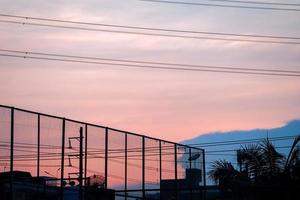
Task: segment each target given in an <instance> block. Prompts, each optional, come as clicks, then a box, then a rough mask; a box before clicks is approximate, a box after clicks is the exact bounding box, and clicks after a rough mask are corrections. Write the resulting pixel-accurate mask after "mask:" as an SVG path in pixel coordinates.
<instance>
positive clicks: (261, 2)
mask: <svg viewBox="0 0 300 200" xmlns="http://www.w3.org/2000/svg"><path fill="white" fill-rule="evenodd" d="M199 1H201V0H199ZM202 1H203V0H202ZM204 1H216V2H229V3H240V4H261V5H276V6H300V4H299V3H283V2H265V1H239V0H204Z"/></svg>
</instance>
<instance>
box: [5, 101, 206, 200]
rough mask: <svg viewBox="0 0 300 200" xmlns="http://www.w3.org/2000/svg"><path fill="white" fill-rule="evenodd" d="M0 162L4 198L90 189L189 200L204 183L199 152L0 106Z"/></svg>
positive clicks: (84, 194) (77, 194)
mask: <svg viewBox="0 0 300 200" xmlns="http://www.w3.org/2000/svg"><path fill="white" fill-rule="evenodd" d="M0 167H1V168H2V169H1V174H0V187H1V184H2V187H3V188H5V189H2V191H4V190H5V192H3V194H1V192H0V195H3V197H4V199H10V200H12V199H19V198H18V195H20V194H18V191H20V190H21V191H22V190H24V188H26V187H27V191H28V190H30V191H31V190H32V193H31V194H29V195H33V194H34V195H36V196H35V197H32V198H36V199H47V198H49V199H61V200H62V199H70V198H71V199H78V200H82V199H92V198H91V197H88V195H89V194H91V193H92V191H93V188H94V189H95V188H98V189H100V190H103V191H105V190H113V191H114V192H113V193H114V195H115V197H116V199H163V196H165V198H166V199H167V198H171V199H188V198H187V197H190V199H195V196H197V198H198V196H199V195H203V192H202V190H201V189H200V188H203V186H205V157H204V150H203V149H199V148H194V147H190V146H187V145H183V144H178V143H174V142H170V141H166V140H160V139H156V138H152V137H149V136H145V135H140V134H136V133H131V132H127V131H122V130H117V129H114V128H110V127H105V126H100V125H96V124H91V123H87V122H81V121H76V120H72V119H66V118H63V117H58V116H53V115H49V114H44V113H38V112H33V111H29V110H24V109H20V108H14V107H9V106H4V105H0ZM27 172H28V173H27ZM1 177H2V178H1ZM1 181H2V182H1ZM0 189H1V188H0ZM193 196H194V197H193ZM42 197H43V198H42ZM198 199H199V198H198Z"/></svg>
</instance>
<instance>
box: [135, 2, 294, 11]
mask: <svg viewBox="0 0 300 200" xmlns="http://www.w3.org/2000/svg"><path fill="white" fill-rule="evenodd" d="M139 1H145V2H151V3H165V4H181V5H189V6H208V7H221V8H242V9H257V10H270V11H271V10H273V11H293V12H299V11H300V9H298V8H290V7H266V6H246V5H241V4H239V3H240V2H236V3H237V4H213V3H200V2H188V1H172V0H139ZM231 3H233V2H231ZM274 6H275V5H274ZM285 6H289V5H285Z"/></svg>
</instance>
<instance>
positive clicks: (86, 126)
mask: <svg viewBox="0 0 300 200" xmlns="http://www.w3.org/2000/svg"><path fill="white" fill-rule="evenodd" d="M87 133H88V125H87V124H85V146H84V147H85V148H84V187H85V193H84V199H87V154H88V149H87Z"/></svg>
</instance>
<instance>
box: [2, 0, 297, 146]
mask: <svg viewBox="0 0 300 200" xmlns="http://www.w3.org/2000/svg"><path fill="white" fill-rule="evenodd" d="M0 7H1V12H2V13H7V14H19V15H27V16H35V17H53V18H60V19H66V20H79V21H84V20H88V21H92V22H99V23H101V22H102V23H113V24H126V25H140V26H152V27H153V26H154V27H169V28H177V29H188V30H200V31H201V30H206V31H217V32H218V31H219V32H239V33H244V34H246V33H254V34H274V35H299V34H300V26H299V22H298V19H299V14H298V13H296V14H295V13H279V14H278V13H277V14H276V13H274V12H268V13H262V12H260V11H255V12H250V11H239V10H238V11H235V12H232V10H222V16H220V15H217V14H218V13H219V12H220V10H219V9H213V8H205V9H204V8H187V7H183V8H182V7H180V6H174V7H170V6H169V7H168V6H166V5H160V6H158V5H153V4H145V3H142V2H138V1H129V2H127V3H124V2H123V1H122V2H119V1H84V3H82V2H80V1H74V2H73V1H72V5H70V4H69V3H68V4H67V3H64V1H51V2H44V3H42V4H41V3H37V2H36V1H18V3H16V2H14V3H13V1H1V4H0ZM199 9H200V10H201V12H199ZM297 16H298V17H297ZM249 19H252V20H249ZM245 20H247V26H245V25H244V21H245ZM0 43H1V48H3V49H14V50H24V51H41V52H49V53H61V54H63V53H66V54H76V55H82V56H97V57H107V58H120V59H132V60H149V61H163V62H178V63H187V64H204V65H222V66H236V67H243V66H250V67H251V66H253V67H256V68H259V67H263V68H277V69H294V70H299V63H300V57H299V55H300V54H299V53H300V48H299V45H270V44H255V43H252V44H251V43H238V42H234V43H233V42H216V41H207V40H188V39H178V38H177V39H175V38H173V39H171V38H161V37H145V36H134V35H123V34H111V33H109V34H108V33H101V32H87V31H74V30H71V31H70V30H62V29H52V28H39V27H30V26H18V25H8V24H4V23H1V24H0ZM0 72H1V73H0V103H1V104H6V105H11V106H16V107H21V108H25V109H30V110H36V111H40V112H45V113H51V114H55V115H60V116H66V117H68V118H74V119H78V120H83V121H88V122H92V123H97V124H101V125H105V126H111V127H115V128H119V129H124V130H128V131H132V132H137V133H140V134H146V135H150V136H153V137H158V138H164V139H168V140H172V141H181V140H184V139H188V138H191V137H195V136H198V135H199V134H203V133H206V132H210V131H218V130H221V131H226V130H234V129H251V128H268V127H274V126H279V125H282V124H284V123H285V122H287V121H289V120H291V119H295V118H299V117H300V116H299V113H300V104H299V102H300V92H299V91H300V79H299V78H292V77H267V76H246V75H229V74H216V73H202V72H199V73H191V72H176V71H159V70H150V69H149V70H145V69H128V68H126V69H120V68H116V67H108V66H95V65H85V64H73V63H62V62H49V61H32V60H22V59H12V58H5V57H1V59H0Z"/></svg>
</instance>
